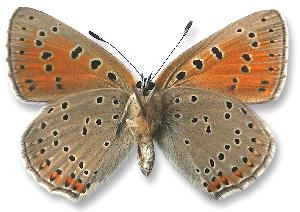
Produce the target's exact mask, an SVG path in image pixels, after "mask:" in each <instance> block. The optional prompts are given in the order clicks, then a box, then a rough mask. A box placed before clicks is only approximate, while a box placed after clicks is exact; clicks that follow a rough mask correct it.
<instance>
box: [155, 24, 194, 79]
mask: <svg viewBox="0 0 300 212" xmlns="http://www.w3.org/2000/svg"><path fill="white" fill-rule="evenodd" d="M192 24H193V21H189V23H188V24H187V25H186V26H185V28H184V33H183V35H182V36H181V38H180V40H179V41H178V43H177V44H176V46H175V47H174V48H173V50H172V51H171V52H170V54H169V55H168V57H167V58H166V59H165V61H164V62H163V63H162V64H161V66H160V67H159V69H158V70H157V71H156V72H155V74H154V75H153V77H152V78H151V80H152V79H153V78H154V77H155V76H156V75H157V74H158V72H159V71H160V70H161V68H162V67H163V66H164V65H165V63H166V62H167V61H168V59H169V58H170V56H171V55H172V53H173V52H174V51H175V49H176V48H177V47H178V46H179V44H180V43H181V41H182V40H183V38H184V37H185V36H186V34H187V33H188V31H189V30H190V28H191V26H192Z"/></svg>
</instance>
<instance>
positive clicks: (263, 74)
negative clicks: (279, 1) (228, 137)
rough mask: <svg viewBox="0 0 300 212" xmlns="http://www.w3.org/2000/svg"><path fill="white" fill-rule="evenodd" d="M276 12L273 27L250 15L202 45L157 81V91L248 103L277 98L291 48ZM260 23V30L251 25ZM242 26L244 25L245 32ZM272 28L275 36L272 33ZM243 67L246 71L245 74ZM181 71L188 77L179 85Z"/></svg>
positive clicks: (173, 64)
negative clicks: (203, 92) (199, 92)
mask: <svg viewBox="0 0 300 212" xmlns="http://www.w3.org/2000/svg"><path fill="white" fill-rule="evenodd" d="M272 13H273V14H272V20H271V19H270V21H271V22H265V23H261V18H258V16H257V17H255V15H257V14H255V15H253V16H247V17H245V18H244V19H242V20H243V21H241V20H239V21H238V22H236V23H235V24H232V25H229V26H228V27H227V28H225V29H223V30H221V31H219V32H217V33H215V34H214V35H212V36H210V37H209V38H207V39H206V40H204V41H202V42H199V43H198V44H196V45H195V46H193V47H192V48H190V49H189V50H187V51H186V52H184V53H183V54H182V55H180V56H179V57H178V58H177V59H176V60H174V61H173V62H172V63H171V64H170V65H169V66H168V67H167V68H166V70H165V71H164V72H163V73H162V74H161V75H160V76H159V77H158V79H157V83H156V84H157V88H158V89H166V88H168V87H174V86H192V87H199V88H206V89H209V90H214V91H217V92H220V93H224V94H225V95H228V96H233V97H235V98H238V99H239V100H240V101H242V102H245V103H255V102H257V103H258V102H265V101H268V100H270V99H272V97H274V94H275V92H276V91H277V89H278V85H279V84H280V82H281V80H282V78H283V77H284V76H282V75H283V74H282V69H283V66H284V64H285V63H286V62H287V61H286V59H285V56H284V55H283V54H284V53H285V51H286V46H285V37H284V36H285V32H284V26H283V23H282V19H281V17H280V15H279V14H278V13H276V12H272ZM268 15H270V14H268ZM250 17H251V18H250ZM255 18H258V20H257V21H258V22H260V23H261V25H262V26H260V28H257V29H255V26H254V25H252V24H253V23H254V22H253V20H255ZM247 22H248V24H247V26H244V25H245V24H246V23H247ZM272 22H273V23H272ZM237 23H240V24H241V31H240V32H238V31H237V29H238V28H239V26H238V24H237ZM270 28H273V29H274V33H270V32H269V29H270ZM250 33H253V35H251V36H250ZM220 38H222V39H220ZM212 48H217V49H218V51H219V52H221V53H222V57H221V58H220V55H219V56H217V54H216V51H214V52H212ZM242 55H246V56H245V57H242ZM194 60H201V61H202V65H201V66H198V67H197V66H196V65H195V64H194V63H193V62H194ZM242 66H246V67H247V68H243V70H242ZM199 67H201V68H199ZM247 70H248V71H247ZM179 72H185V77H184V78H183V79H179V80H176V75H177V73H179Z"/></svg>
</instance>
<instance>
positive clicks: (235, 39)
mask: <svg viewBox="0 0 300 212" xmlns="http://www.w3.org/2000/svg"><path fill="white" fill-rule="evenodd" d="M286 40H287V29H286V26H285V23H284V21H283V19H282V17H281V15H280V13H279V12H278V11H276V10H266V11H260V12H257V13H253V14H251V15H249V16H247V17H245V18H243V19H241V20H238V21H236V22H234V23H232V24H230V25H229V26H227V27H226V28H224V29H223V30H220V31H219V32H217V33H215V34H213V35H211V36H210V37H209V38H207V39H205V40H204V41H201V42H199V43H198V44H196V45H195V46H193V47H191V48H190V49H188V50H187V51H186V52H184V53H183V54H181V55H180V56H179V57H178V58H177V59H175V60H174V61H173V62H171V64H170V65H169V66H167V67H166V68H165V70H163V71H162V73H160V75H159V76H158V77H156V78H155V79H154V80H153V81H152V78H151V77H148V78H143V77H142V79H140V80H139V81H138V80H137V79H136V78H135V77H134V76H133V75H132V74H131V73H130V71H129V70H128V69H127V68H126V67H125V66H124V65H123V64H122V63H121V62H120V61H119V60H118V59H117V58H115V57H114V56H113V55H111V54H110V53H109V52H107V51H106V50H105V49H104V48H102V47H101V46H99V45H97V44H96V43H94V42H93V41H91V40H89V39H88V38H86V37H85V36H83V35H82V34H80V33H79V32H77V31H75V30H74V29H72V28H71V27H69V26H67V25H65V24H64V23H62V22H60V21H59V20H57V19H55V18H53V17H51V16H49V15H47V14H45V13H43V12H40V11H37V10H34V9H31V8H18V9H17V10H16V12H15V13H14V14H13V17H12V19H11V23H10V28H9V42H8V54H9V55H8V62H9V66H10V70H11V71H10V77H11V79H12V82H13V85H14V88H15V91H16V93H17V95H18V96H19V97H20V98H21V99H22V100H25V101H27V102H34V103H35V102H44V103H46V106H44V107H43V109H42V111H41V113H40V114H39V115H38V117H37V118H36V119H35V120H34V121H33V122H32V124H31V125H30V126H29V127H28V129H27V130H26V132H25V134H24V135H23V138H22V145H23V156H24V159H25V161H26V166H27V168H28V170H29V171H30V172H31V173H32V174H33V175H34V177H35V179H36V180H37V181H38V182H39V183H41V184H42V185H44V186H45V187H46V188H47V189H48V190H50V191H55V192H57V193H59V194H62V195H64V196H67V197H69V198H71V199H74V200H77V199H80V198H83V197H86V196H87V194H89V193H90V192H91V191H92V190H94V189H96V188H97V187H98V186H99V185H100V184H102V183H103V182H104V181H105V180H106V179H107V178H108V177H109V176H110V175H111V174H112V173H113V172H114V171H115V170H116V169H117V168H118V167H119V166H120V164H121V162H122V161H123V160H124V159H125V158H126V156H127V155H128V154H129V152H130V150H131V149H132V147H133V146H134V145H137V150H138V164H139V166H140V169H141V171H142V172H143V174H144V175H146V176H148V175H149V174H150V173H151V170H152V168H153V165H154V160H155V153H154V145H157V146H158V147H159V148H160V149H161V150H162V152H163V153H164V154H165V156H166V157H167V158H168V159H169V160H170V162H171V163H172V164H173V165H174V166H175V168H176V169H177V170H178V171H179V172H180V173H182V174H183V175H184V176H185V177H186V178H187V179H188V180H189V181H191V182H192V183H193V184H195V185H197V186H198V187H200V188H201V189H203V191H204V193H205V194H207V195H208V196H209V197H212V198H215V199H219V198H222V197H225V196H227V195H229V194H231V193H232V192H233V191H237V190H243V189H244V188H245V187H247V186H248V185H249V184H250V183H252V182H254V181H255V180H256V179H257V177H258V176H259V175H260V174H261V173H262V172H263V171H264V170H265V168H266V167H267V166H268V165H269V163H270V161H271V159H272V157H273V154H274V150H275V139H274V137H273V136H272V133H271V132H270V130H269V129H268V127H267V126H266V124H265V123H264V122H263V121H262V120H261V119H260V118H259V117H258V116H257V115H256V114H255V113H254V112H252V111H251V109H250V108H249V107H248V106H247V104H254V103H263V102H268V101H271V100H273V99H275V98H277V97H278V96H279V94H280V92H281V89H282V87H283V83H284V79H285V76H286V66H287V42H286Z"/></svg>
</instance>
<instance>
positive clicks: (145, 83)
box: [136, 74, 155, 96]
mask: <svg viewBox="0 0 300 212" xmlns="http://www.w3.org/2000/svg"><path fill="white" fill-rule="evenodd" d="M141 77H142V79H141V80H140V81H138V82H137V83H136V88H137V89H138V91H139V92H141V94H142V96H149V94H150V93H151V91H152V90H153V89H154V87H155V83H154V82H152V79H151V74H150V76H149V77H148V78H146V77H143V75H142V76H141Z"/></svg>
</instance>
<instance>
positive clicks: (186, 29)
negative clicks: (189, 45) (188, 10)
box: [184, 21, 193, 33]
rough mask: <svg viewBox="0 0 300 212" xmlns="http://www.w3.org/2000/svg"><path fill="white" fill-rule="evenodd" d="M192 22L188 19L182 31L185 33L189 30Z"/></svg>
mask: <svg viewBox="0 0 300 212" xmlns="http://www.w3.org/2000/svg"><path fill="white" fill-rule="evenodd" d="M192 24H193V21H189V23H188V24H187V25H186V27H185V29H184V32H185V33H187V32H188V31H189V30H190V28H191V26H192Z"/></svg>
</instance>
